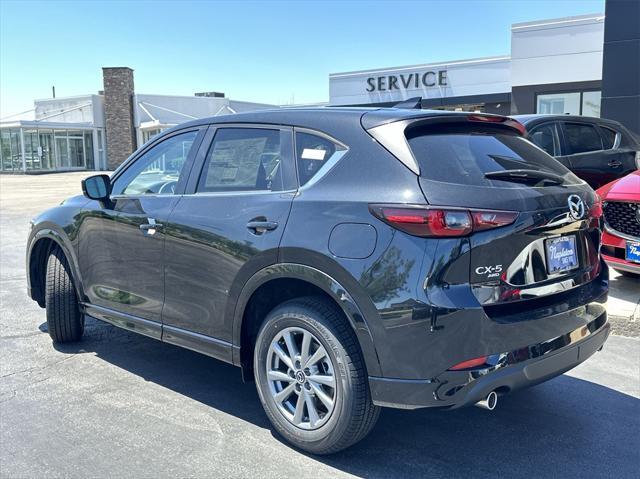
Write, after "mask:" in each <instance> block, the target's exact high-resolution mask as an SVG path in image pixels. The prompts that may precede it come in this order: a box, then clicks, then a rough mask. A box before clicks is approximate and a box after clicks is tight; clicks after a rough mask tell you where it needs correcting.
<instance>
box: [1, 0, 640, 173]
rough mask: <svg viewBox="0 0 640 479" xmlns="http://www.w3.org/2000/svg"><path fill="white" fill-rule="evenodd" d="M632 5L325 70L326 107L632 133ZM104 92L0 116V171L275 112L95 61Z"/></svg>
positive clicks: (76, 159) (92, 161)
mask: <svg viewBox="0 0 640 479" xmlns="http://www.w3.org/2000/svg"><path fill="white" fill-rule="evenodd" d="M638 18H640V2H627V1H625V0H607V1H606V17H605V15H602V14H593V15H581V16H575V17H568V18H555V19H550V20H540V21H532V22H525V23H516V24H514V25H512V26H511V51H510V55H505V56H498V57H489V58H477V59H470V60H454V61H447V62H438V63H425V64H420V65H410V66H399V67H386V68H375V69H370V70H362V71H351V72H343V73H333V74H330V75H329V102H328V104H329V105H331V106H352V105H364V106H391V105H394V104H396V103H398V102H401V101H403V100H407V99H409V98H415V97H419V98H420V99H421V100H420V101H421V106H422V108H429V109H447V110H458V111H480V112H487V113H499V114H506V115H509V114H526V113H551V114H565V113H567V114H574V115H587V116H595V117H598V116H603V117H606V118H611V119H615V120H618V121H621V122H622V123H624V124H625V126H627V127H628V128H629V129H631V130H632V131H635V132H636V133H638V134H640V22H639V21H638ZM103 79H104V91H103V92H99V94H95V95H86V96H81V97H73V98H53V99H48V100H37V101H35V102H34V110H33V111H32V112H30V115H32V117H30V118H24V117H20V118H5V119H3V120H2V121H0V146H1V148H0V154H1V156H0V165H1V171H2V172H38V171H52V170H70V169H71V170H72V169H113V168H115V167H116V166H117V165H119V164H120V163H121V162H122V161H124V159H126V158H127V157H128V156H129V155H130V154H131V153H132V152H133V151H134V150H135V149H136V148H137V147H139V146H141V145H142V144H143V143H144V142H146V141H147V140H148V139H149V138H151V137H153V136H154V135H156V134H158V133H159V132H160V131H162V130H164V129H166V128H169V127H171V126H174V125H177V124H180V123H183V122H185V121H189V120H191V119H195V118H202V117H209V116H217V115H223V114H233V113H238V112H242V111H249V110H256V109H263V108H273V107H274V106H273V105H266V104H258V103H250V102H243V101H234V100H230V99H228V98H225V96H224V95H223V94H221V93H215V92H207V93H198V94H195V95H194V96H166V95H147V94H139V93H137V92H135V90H134V84H133V71H132V70H131V69H129V68H104V69H103Z"/></svg>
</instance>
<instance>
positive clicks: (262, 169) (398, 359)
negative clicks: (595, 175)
mask: <svg viewBox="0 0 640 479" xmlns="http://www.w3.org/2000/svg"><path fill="white" fill-rule="evenodd" d="M523 132H524V129H523V127H522V125H521V124H520V123H518V122H517V121H515V120H513V119H510V118H506V117H501V116H495V115H485V114H469V113H454V112H441V111H439V112H438V111H422V110H405V109H400V108H391V109H356V108H314V109H281V110H276V111H261V112H255V113H245V114H237V115H233V116H224V117H216V118H210V119H203V120H197V121H193V122H190V123H186V124H184V125H180V126H178V127H175V128H173V129H171V130H168V131H166V132H164V133H163V134H161V135H159V136H157V137H155V138H153V139H152V140H151V141H150V142H149V143H147V144H145V145H144V146H143V147H142V148H140V149H139V150H138V151H137V152H136V153H134V154H133V155H132V156H131V157H130V158H129V159H128V160H127V161H125V162H124V163H123V164H122V166H120V167H119V168H118V169H117V170H116V171H115V172H114V173H113V174H112V175H111V176H110V177H109V176H106V175H97V176H93V177H90V178H87V179H85V180H84V181H83V184H82V187H83V192H84V196H77V197H73V198H70V199H68V200H67V201H65V202H64V203H63V204H61V205H60V206H57V207H55V208H53V209H50V210H48V211H46V212H44V213H43V214H41V215H40V216H38V217H37V218H36V219H34V220H33V223H32V229H31V233H30V236H29V240H28V248H27V263H28V267H27V270H28V288H29V294H30V296H31V298H33V299H34V300H35V301H37V302H38V304H39V305H40V306H42V307H44V308H46V316H47V323H48V328H49V334H50V335H51V337H52V338H53V340H54V341H55V342H67V341H76V340H78V339H80V337H81V336H82V333H83V326H84V318H85V316H87V315H88V316H91V317H94V318H98V319H100V320H103V321H107V322H109V323H112V324H114V325H116V326H119V327H122V328H126V329H129V330H132V331H135V332H138V333H140V334H144V335H146V336H151V337H153V338H156V339H159V340H161V341H165V342H167V343H172V344H176V345H179V346H183V347H185V348H188V349H192V350H195V351H199V352H201V353H204V354H207V355H210V356H213V357H215V358H218V359H221V360H223V361H227V362H229V363H232V364H235V365H237V366H239V367H240V368H241V370H242V375H243V378H244V379H245V380H255V382H256V387H257V390H258V394H259V396H260V400H261V402H262V404H263V406H264V410H265V411H266V413H267V415H268V417H269V419H270V420H271V422H272V423H273V426H274V427H275V429H276V430H277V431H278V432H279V433H280V434H281V435H282V436H283V437H284V438H285V439H286V440H287V441H289V442H290V443H292V444H293V445H295V446H297V447H299V448H301V449H304V450H307V451H310V452H313V453H317V454H326V453H331V452H335V451H338V450H340V449H343V448H345V447H347V446H349V445H351V444H353V443H355V442H356V441H358V440H360V439H362V438H363V437H364V436H365V435H366V434H367V433H368V432H369V431H370V430H371V429H372V428H373V426H374V424H375V422H376V419H377V418H378V415H379V411H380V406H388V407H398V408H409V409H411V408H420V407H438V408H442V409H454V408H458V407H461V406H467V405H472V404H477V405H481V406H484V407H485V408H488V409H493V408H494V407H495V406H496V403H497V401H498V397H499V396H500V395H503V394H506V393H508V392H510V391H512V390H515V389H518V388H522V387H526V386H530V385H533V384H536V383H539V382H541V381H544V380H547V379H549V378H552V377H554V376H557V375H559V374H561V373H563V372H564V371H567V370H568V369H571V368H572V367H574V366H576V365H577V364H579V363H581V362H582V361H584V360H586V359H587V358H588V357H589V356H590V355H591V354H593V353H594V352H595V351H597V350H598V349H599V348H600V347H601V346H602V344H603V343H604V341H605V340H606V338H607V335H608V333H609V324H608V322H607V315H606V310H605V302H606V299H607V288H608V273H607V268H606V266H605V265H604V264H603V262H602V261H601V259H600V221H601V205H600V201H599V199H598V197H597V196H596V195H595V193H594V192H593V191H592V190H591V188H589V187H588V186H587V185H586V183H584V182H583V181H582V180H580V179H578V178H577V177H576V176H574V175H573V174H572V173H571V172H570V171H569V170H567V169H566V168H565V167H564V166H562V165H561V164H560V163H558V162H557V161H556V160H554V159H553V158H552V157H551V156H549V155H548V154H547V153H545V152H544V151H543V150H541V149H539V148H538V147H536V146H534V145H533V144H532V143H530V142H529V141H528V140H527V139H525V138H524V137H523V136H522V134H523Z"/></svg>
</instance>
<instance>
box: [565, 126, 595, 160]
mask: <svg viewBox="0 0 640 479" xmlns="http://www.w3.org/2000/svg"><path fill="white" fill-rule="evenodd" d="M564 137H565V140H566V142H567V148H568V150H569V151H568V152H567V154H569V155H574V154H576V153H586V152H588V151H598V150H602V141H601V140H600V135H599V134H598V130H596V129H595V127H594V126H593V125H587V124H585V123H565V124H564Z"/></svg>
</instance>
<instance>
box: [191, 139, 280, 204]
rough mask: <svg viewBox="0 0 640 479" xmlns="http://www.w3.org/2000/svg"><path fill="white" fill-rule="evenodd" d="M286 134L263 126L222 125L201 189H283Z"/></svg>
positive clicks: (208, 157)
mask: <svg viewBox="0 0 640 479" xmlns="http://www.w3.org/2000/svg"><path fill="white" fill-rule="evenodd" d="M283 134H284V133H283V132H281V131H280V130H269V129H263V128H220V129H219V130H218V131H217V132H216V135H215V137H214V139H213V142H212V143H211V147H210V148H209V152H208V153H207V159H206V161H205V164H204V168H203V171H202V174H201V175H200V180H199V181H198V188H197V191H198V192H224V191H281V190H282V168H281V162H282V152H281V148H282V143H283V142H282V135H283Z"/></svg>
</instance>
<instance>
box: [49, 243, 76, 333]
mask: <svg viewBox="0 0 640 479" xmlns="http://www.w3.org/2000/svg"><path fill="white" fill-rule="evenodd" d="M45 308H46V311H47V328H48V330H49V336H51V339H53V342H55V343H69V342H73V341H78V340H79V339H80V338H81V337H82V333H83V332H84V317H83V315H82V314H81V312H80V309H79V307H78V298H77V296H76V290H75V287H74V285H73V279H72V277H71V271H70V268H69V262H68V261H67V258H66V257H65V255H64V253H63V252H62V250H61V249H60V248H59V247H57V246H56V247H54V248H53V249H52V250H51V253H50V254H49V259H48V260H47V277H46V286H45Z"/></svg>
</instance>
